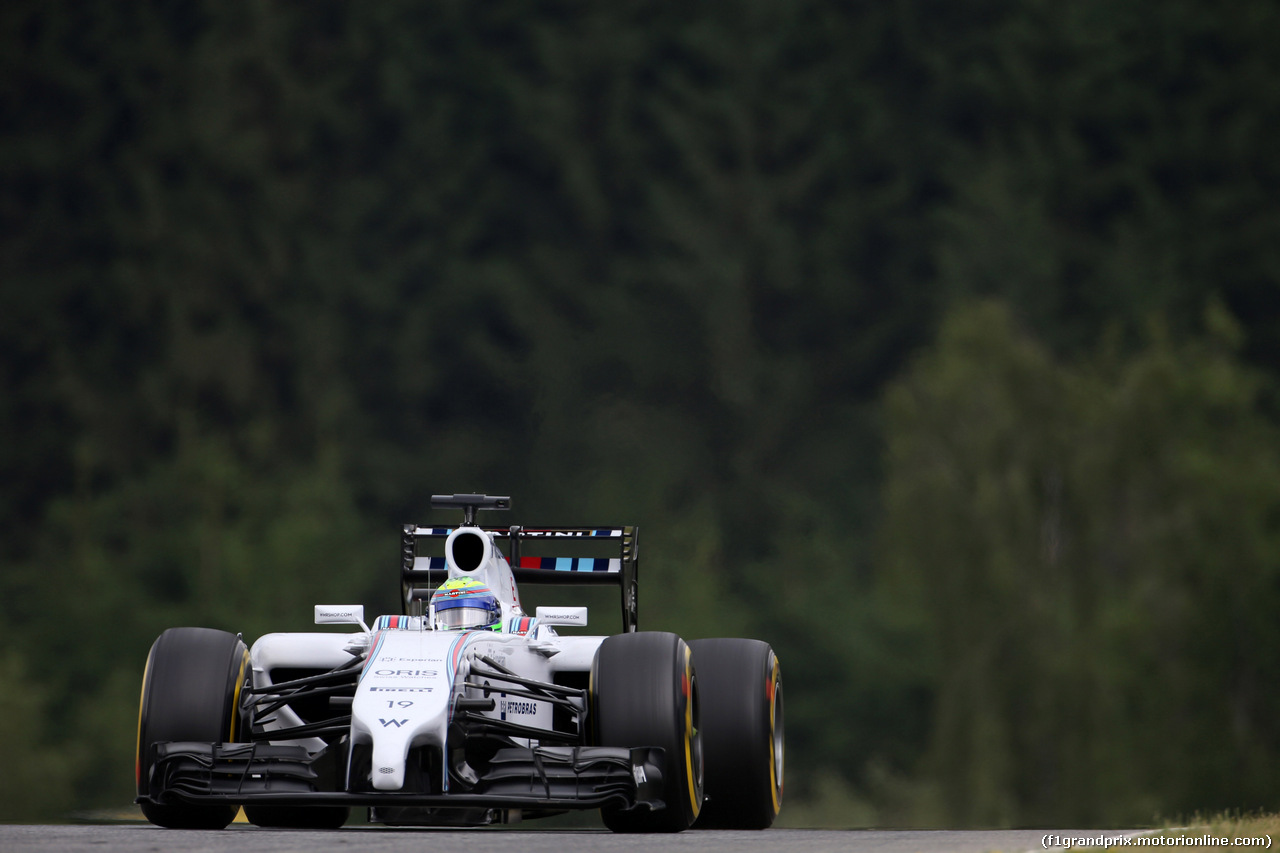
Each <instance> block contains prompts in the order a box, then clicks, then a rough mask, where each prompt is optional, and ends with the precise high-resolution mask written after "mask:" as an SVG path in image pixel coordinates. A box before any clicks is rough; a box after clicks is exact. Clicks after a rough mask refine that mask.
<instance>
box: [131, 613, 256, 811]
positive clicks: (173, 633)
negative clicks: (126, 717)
mask: <svg viewBox="0 0 1280 853" xmlns="http://www.w3.org/2000/svg"><path fill="white" fill-rule="evenodd" d="M248 662H249V650H248V649H247V648H245V644H244V643H243V642H242V641H241V640H240V638H239V637H237V636H236V635H235V634H229V633H227V632H226V631H215V630H213V629H210V628H170V629H169V630H167V631H165V632H164V633H163V634H161V635H160V636H159V638H157V639H156V641H155V643H153V644H152V646H151V652H150V653H149V654H148V655H147V665H146V669H145V670H144V671H143V676H142V697H141V699H140V700H139V704H138V751H137V765H136V781H137V786H138V795H139V796H146V795H147V794H148V793H149V779H150V777H151V748H152V746H153V745H154V744H156V743H163V742H166V741H202V742H205V743H225V742H232V741H235V740H236V739H237V735H238V733H239V730H240V718H239V713H238V708H237V704H238V702H239V697H240V689H241V687H242V686H243V685H244V679H245V674H246V672H247V671H248ZM141 806H142V813H143V815H145V816H146V818H147V820H149V821H151V822H152V823H154V824H156V825H158V826H164V827H168V828H170V829H222V828H224V827H225V826H226V825H227V824H229V823H231V821H232V820H234V819H235V816H236V811H237V809H238V807H237V806H234V805H221V804H219V805H197V804H193V803H183V802H172V803H163V804H162V803H155V802H151V801H150V800H142V801H141Z"/></svg>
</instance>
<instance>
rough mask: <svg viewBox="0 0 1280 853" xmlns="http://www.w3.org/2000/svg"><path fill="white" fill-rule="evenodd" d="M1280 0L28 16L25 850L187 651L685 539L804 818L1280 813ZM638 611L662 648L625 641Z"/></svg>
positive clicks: (665, 611) (18, 452)
mask: <svg viewBox="0 0 1280 853" xmlns="http://www.w3.org/2000/svg"><path fill="white" fill-rule="evenodd" d="M1278 45H1280V6H1278V5H1277V4H1276V3H1275V2H1274V0H1233V2H1230V3H1222V2H1218V0H1158V2H1157V0H1127V2H1115V0H1071V2H1065V3H1064V2H1056V0H965V2H950V0H947V1H946V2H939V1H938V0H876V1H875V2H866V0H847V2H836V0H785V2H753V0H723V2H718V3H708V4H688V3H683V4H668V3H651V2H632V0H609V2H603V3H578V2H570V0H485V1H484V2H474V3H468V2H456V0H437V2H421V0H420V2H403V0H377V2H371V3H351V2H345V0H314V2H307V3H285V2H279V0H218V2H213V0H203V2H200V0H182V1H181V2H176V0H173V1H170V2H164V1H163V0H153V2H140V1H139V0H127V2H126V0H93V1H92V2H90V1H89V0H86V2H49V0H7V2H5V3H4V4H3V5H0V383H2V384H0V389H2V391H3V393H2V394H0V566H2V567H3V568H2V570H0V616H2V617H3V626H4V631H3V638H2V639H0V684H2V685H3V686H2V687H0V731H3V732H4V733H5V734H4V737H3V738H2V739H0V767H3V772H0V818H4V819H11V820H12V819H21V820H30V819H35V818H57V817H65V816H67V815H68V814H79V813H84V812H87V811H91V810H94V809H125V808H128V804H129V802H130V801H131V798H132V764H133V755H132V753H133V749H134V733H135V731H134V730H135V725H136V714H137V701H138V689H139V684H140V680H141V673H142V665H143V661H144V659H145V656H146V653H147V649H148V647H149V645H150V643H151V641H152V640H153V639H154V637H155V636H156V635H157V634H158V633H159V632H160V631H162V630H163V629H164V628H166V627H169V626H173V625H183V624H195V625H207V626H210V627H217V628H224V629H228V630H232V631H241V632H244V634H245V636H246V637H247V638H249V639H252V638H254V637H256V636H258V635H260V634H262V633H264V632H267V631H272V630H306V629H307V628H308V626H309V621H310V616H311V605H312V604H314V603H317V602H346V601H352V602H361V601H362V602H364V603H365V604H366V606H367V608H368V609H369V612H375V613H376V612H395V611H396V610H397V602H396V590H397V578H396V571H397V565H398V545H399V528H400V525H401V524H403V523H405V522H421V521H428V520H449V519H448V518H445V517H444V516H442V515H441V514H438V513H434V514H433V513H432V512H431V511H430V510H429V506H428V498H429V495H430V494H432V493H433V492H435V493H439V492H464V491H485V492H489V493H490V494H510V495H512V496H513V502H514V509H513V511H512V512H511V513H509V514H508V515H507V516H505V517H504V519H503V522H504V523H507V519H509V523H534V524H536V523H552V524H555V523H588V524H595V523H602V524H616V523H623V524H636V525H639V526H640V528H641V530H642V544H643V559H642V563H641V603H640V618H641V625H642V627H646V628H651V629H666V630H674V631H678V632H680V633H681V634H683V635H684V636H685V637H688V638H696V637H703V636H715V635H721V634H730V635H746V636H755V637H760V638H762V639H765V640H767V641H769V642H770V643H772V644H773V646H774V648H775V649H776V650H777V651H778V653H779V656H780V658H781V660H782V664H783V672H784V677H785V682H786V695H787V703H788V714H787V716H788V720H787V738H788V763H787V790H786V798H787V805H786V807H785V808H784V810H783V816H782V820H783V822H784V823H785V824H788V825H793V826H806V825H808V826H816V825H871V824H879V825H913V826H943V825H945V826H957V827H964V826H979V825H1035V824H1048V823H1055V824H1059V825H1066V824H1069V825H1073V826H1076V825H1095V826H1097V825H1105V824H1133V823H1143V822H1148V821H1151V820H1153V819H1156V818H1157V817H1160V816H1169V815H1179V814H1185V813H1187V812H1190V811H1193V810H1213V809H1224V808H1225V809H1232V808H1236V809H1254V808H1270V809H1274V808H1276V807H1277V806H1278V805H1280V771H1277V769H1276V768H1277V767H1280V673H1278V670H1277V668H1278V667H1280V664H1278V663H1277V662H1278V661H1280V620H1277V618H1276V613H1277V606H1278V605H1280V395H1278V394H1277V389H1278V388H1280V384H1278V382H1280V291H1278V290H1277V282H1278V281H1280V204H1278V203H1277V197H1278V193H1280V160H1278V159H1277V158H1278V155H1280V49H1278V47H1277V46H1278ZM593 622H594V624H595V625H596V626H597V627H599V626H601V625H602V624H604V626H605V629H606V630H607V629H610V628H611V626H612V625H613V617H612V615H610V616H609V617H608V618H605V617H604V616H603V615H601V614H600V613H598V612H597V613H595V614H594V617H593Z"/></svg>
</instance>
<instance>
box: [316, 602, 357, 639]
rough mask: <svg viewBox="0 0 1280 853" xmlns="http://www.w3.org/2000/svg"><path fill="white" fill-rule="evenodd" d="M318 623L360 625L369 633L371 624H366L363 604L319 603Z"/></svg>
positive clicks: (317, 609)
mask: <svg viewBox="0 0 1280 853" xmlns="http://www.w3.org/2000/svg"><path fill="white" fill-rule="evenodd" d="M316 624H317V625H359V626H360V627H361V628H362V629H364V632H365V633H366V634H367V633H369V626H368V625H366V624H364V605H363V604H317V605H316Z"/></svg>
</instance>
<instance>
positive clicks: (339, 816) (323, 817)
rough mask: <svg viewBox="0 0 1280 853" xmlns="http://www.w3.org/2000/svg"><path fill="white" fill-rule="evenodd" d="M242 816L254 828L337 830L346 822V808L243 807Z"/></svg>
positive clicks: (348, 811)
mask: <svg viewBox="0 0 1280 853" xmlns="http://www.w3.org/2000/svg"><path fill="white" fill-rule="evenodd" d="M244 816H245V819H246V820H248V821H249V823H251V824H253V825H254V826H262V827H271V828H288V829H337V828H338V827H340V826H342V825H343V824H344V823H346V822H347V818H348V817H350V816H351V809H349V808H348V807H346V806H245V807H244Z"/></svg>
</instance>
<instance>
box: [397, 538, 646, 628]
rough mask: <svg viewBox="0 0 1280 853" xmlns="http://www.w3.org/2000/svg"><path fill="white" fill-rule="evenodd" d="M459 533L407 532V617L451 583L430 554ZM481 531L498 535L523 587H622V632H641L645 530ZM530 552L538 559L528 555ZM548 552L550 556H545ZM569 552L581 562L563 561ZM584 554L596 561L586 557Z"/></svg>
mask: <svg viewBox="0 0 1280 853" xmlns="http://www.w3.org/2000/svg"><path fill="white" fill-rule="evenodd" d="M453 530H454V528H452V527H418V526H417V525H415V524H406V525H405V526H404V530H403V535H402V536H401V548H400V587H401V593H402V603H403V606H404V612H405V613H410V612H411V607H412V606H413V605H414V603H415V602H417V601H419V600H420V599H421V597H422V593H423V592H425V590H424V589H423V588H424V587H426V588H434V587H437V586H439V585H440V584H442V583H444V581H445V580H447V579H448V577H449V569H448V566H447V564H446V562H445V558H444V557H443V556H442V555H438V554H434V553H429V552H430V551H432V550H439V551H443V542H444V540H445V539H448V538H449V534H450V533H452V532H453ZM480 530H482V531H484V532H485V533H491V534H494V537H495V538H494V541H495V544H497V545H498V547H499V548H500V549H501V550H502V551H503V553H504V554H505V555H506V558H507V562H508V563H509V564H510V565H511V573H512V574H513V575H515V579H516V582H517V583H521V584H523V583H534V584H564V585H576V586H587V585H591V586H593V585H598V584H616V585H617V586H618V587H619V588H620V589H621V593H622V630H623V631H625V632H631V631H635V630H636V625H637V617H638V614H637V609H638V607H637V604H638V598H639V587H638V581H637V577H636V575H637V571H638V569H639V551H638V540H639V534H640V528H638V527H521V526H518V525H517V526H512V527H481V528H480ZM433 540H439V541H440V543H441V545H440V546H439V548H438V549H432V548H431V545H430V543H431V542H432V541H433ZM504 540H505V541H504ZM526 550H528V551H534V552H537V553H535V554H526V553H525V551H526ZM542 552H549V553H547V554H545V555H544V554H543V553H542ZM557 552H558V553H557ZM566 552H568V553H572V554H575V556H563V554H564V553H566ZM583 552H590V553H591V554H592V555H590V556H580V555H579V554H581V553H583ZM594 554H600V555H602V556H594ZM614 555H616V556H614Z"/></svg>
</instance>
